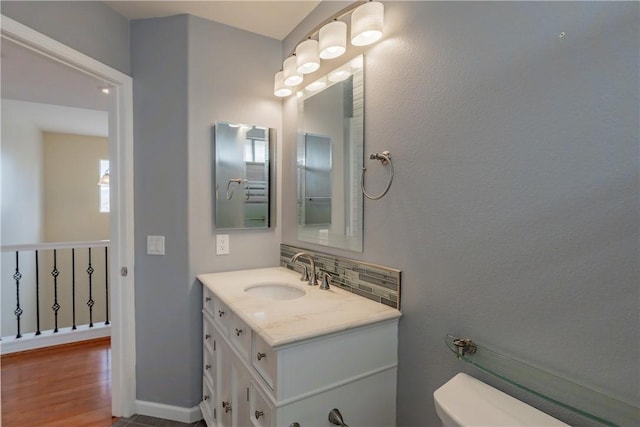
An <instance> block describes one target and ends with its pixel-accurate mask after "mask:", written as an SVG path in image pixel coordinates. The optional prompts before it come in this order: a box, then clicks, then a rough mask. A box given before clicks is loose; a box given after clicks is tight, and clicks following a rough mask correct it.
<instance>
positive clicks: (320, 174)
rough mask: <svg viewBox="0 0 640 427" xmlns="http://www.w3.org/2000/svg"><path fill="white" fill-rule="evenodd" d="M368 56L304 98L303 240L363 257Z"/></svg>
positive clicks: (300, 156) (300, 154)
mask: <svg viewBox="0 0 640 427" xmlns="http://www.w3.org/2000/svg"><path fill="white" fill-rule="evenodd" d="M363 74H364V72H363V56H362V55H360V56H358V57H356V58H355V59H353V60H351V61H349V62H348V63H346V64H343V65H342V66H340V67H338V68H336V69H335V70H333V71H331V72H329V73H328V74H327V75H326V76H323V77H322V78H320V79H319V80H317V81H315V82H312V83H311V84H309V85H308V86H306V88H305V89H304V90H302V91H300V93H299V94H298V96H299V97H298V144H297V179H298V182H297V191H298V240H301V241H305V242H311V243H316V244H320V245H326V246H332V247H336V248H342V249H347V250H352V251H358V252H362V234H363V231H362V216H363V215H362V212H363V199H362V191H361V189H360V174H361V171H362V162H363V118H364V76H363Z"/></svg>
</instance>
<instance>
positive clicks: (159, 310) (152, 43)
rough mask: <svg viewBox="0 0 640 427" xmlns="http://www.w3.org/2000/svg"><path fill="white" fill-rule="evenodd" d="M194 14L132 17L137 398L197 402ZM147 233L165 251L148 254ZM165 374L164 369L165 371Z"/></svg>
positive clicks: (156, 400) (173, 403)
mask: <svg viewBox="0 0 640 427" xmlns="http://www.w3.org/2000/svg"><path fill="white" fill-rule="evenodd" d="M188 22H189V20H188V17H187V16H186V15H181V16H175V17H170V18H158V19H148V20H137V21H132V23H131V59H132V61H131V69H132V75H133V114H134V119H135V120H134V135H133V136H134V141H135V144H134V169H135V179H134V191H135V195H134V203H135V205H134V207H135V225H136V226H135V248H136V249H135V257H136V270H135V281H136V307H135V311H136V386H137V399H138V400H143V401H150V402H156V403H164V404H171V405H176V406H181V407H190V406H193V403H192V397H193V394H194V392H193V389H194V388H195V385H194V384H193V374H192V369H191V366H190V365H191V359H193V358H196V359H197V358H198V352H197V351H196V350H195V349H194V348H193V347H192V345H191V339H190V337H191V334H190V326H189V322H188V319H189V318H190V317H191V316H192V311H193V310H192V309H193V307H191V306H190V304H189V286H188V282H187V277H188V271H189V270H188V268H189V253H188V249H189V245H188V227H187V204H188V197H187V194H188V193H187V189H188V185H189V182H188V169H187V166H188V151H187V138H188V132H189V129H188V111H189V110H188V83H187V80H188V79H187V76H188V74H187V73H188V55H187V52H188V51H187V40H188ZM148 235H160V236H165V255H164V256H153V255H147V254H146V238H147V236H148ZM159 373H161V374H159Z"/></svg>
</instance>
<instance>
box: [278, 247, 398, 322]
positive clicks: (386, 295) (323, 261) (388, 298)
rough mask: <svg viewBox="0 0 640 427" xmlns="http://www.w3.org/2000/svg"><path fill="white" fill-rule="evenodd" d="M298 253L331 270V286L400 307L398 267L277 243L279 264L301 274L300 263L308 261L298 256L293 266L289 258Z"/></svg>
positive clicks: (322, 267)
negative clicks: (278, 244)
mask: <svg viewBox="0 0 640 427" xmlns="http://www.w3.org/2000/svg"><path fill="white" fill-rule="evenodd" d="M298 252H307V253H309V254H310V255H312V256H313V258H314V261H315V263H316V269H319V270H322V271H327V272H329V273H331V274H332V275H333V278H332V280H331V284H332V286H339V287H341V288H342V289H345V290H347V291H349V292H353V293H354V294H358V295H360V296H362V297H365V298H368V299H370V300H373V301H375V302H378V303H380V304H385V305H388V306H390V307H393V308H397V309H398V310H399V309H400V273H401V272H400V270H396V269H394V268H389V267H383V266H381V265H375V264H369V263H366V262H362V261H358V260H354V259H350V258H342V257H338V256H335V255H329V254H325V253H322V252H316V251H312V250H309V249H304V248H299V247H296V246H291V245H286V244H284V243H282V244H280V265H281V266H282V267H285V268H288V269H290V270H295V271H298V272H300V273H302V270H303V267H302V265H301V264H300V262H302V263H307V260H306V259H303V258H300V259H299V261H300V262H297V263H295V265H294V264H292V263H291V257H292V256H294V255H295V254H296V253H298Z"/></svg>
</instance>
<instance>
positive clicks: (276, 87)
mask: <svg viewBox="0 0 640 427" xmlns="http://www.w3.org/2000/svg"><path fill="white" fill-rule="evenodd" d="M273 94H274V95H275V96H279V97H281V98H282V97H285V96H289V95H291V89H289V88H288V87H287V86H285V85H284V71H278V72H277V73H276V76H275V78H274V82H273Z"/></svg>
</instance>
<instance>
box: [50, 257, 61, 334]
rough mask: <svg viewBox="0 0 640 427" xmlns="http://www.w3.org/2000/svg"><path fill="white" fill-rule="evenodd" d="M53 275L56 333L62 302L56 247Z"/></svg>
mask: <svg viewBox="0 0 640 427" xmlns="http://www.w3.org/2000/svg"><path fill="white" fill-rule="evenodd" d="M51 275H52V276H53V305H52V306H51V309H52V310H53V313H54V316H55V322H54V325H55V328H54V329H53V332H54V333H56V332H58V310H60V304H58V276H59V275H60V271H59V270H58V251H57V250H56V249H54V250H53V270H51Z"/></svg>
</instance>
